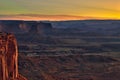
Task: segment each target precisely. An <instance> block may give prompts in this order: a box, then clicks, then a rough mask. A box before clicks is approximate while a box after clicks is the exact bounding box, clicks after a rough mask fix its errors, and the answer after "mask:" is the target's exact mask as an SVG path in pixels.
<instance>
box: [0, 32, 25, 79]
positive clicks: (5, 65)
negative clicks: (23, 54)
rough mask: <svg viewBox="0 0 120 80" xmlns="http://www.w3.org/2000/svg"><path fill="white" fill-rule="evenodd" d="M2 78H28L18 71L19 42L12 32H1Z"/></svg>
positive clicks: (0, 61)
mask: <svg viewBox="0 0 120 80" xmlns="http://www.w3.org/2000/svg"><path fill="white" fill-rule="evenodd" d="M0 80H26V78H24V77H23V76H21V75H19V73H18V49H17V42H16V39H15V37H14V35H13V34H10V33H0Z"/></svg>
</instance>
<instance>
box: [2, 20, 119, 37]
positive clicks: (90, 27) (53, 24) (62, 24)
mask: <svg viewBox="0 0 120 80" xmlns="http://www.w3.org/2000/svg"><path fill="white" fill-rule="evenodd" d="M0 31H2V32H12V33H26V32H30V33H39V34H54V35H58V34H59V35H120V21H119V20H75V21H74V20H72V21H42V22H41V21H22V20H1V21H0Z"/></svg>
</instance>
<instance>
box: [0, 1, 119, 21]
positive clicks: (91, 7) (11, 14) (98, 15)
mask: <svg viewBox="0 0 120 80" xmlns="http://www.w3.org/2000/svg"><path fill="white" fill-rule="evenodd" d="M42 16H43V17H42ZM41 17H42V18H41ZM17 18H18V19H50V20H52V19H53V20H57V19H58V20H59V19H60V20H64V19H120V0H0V19H17Z"/></svg>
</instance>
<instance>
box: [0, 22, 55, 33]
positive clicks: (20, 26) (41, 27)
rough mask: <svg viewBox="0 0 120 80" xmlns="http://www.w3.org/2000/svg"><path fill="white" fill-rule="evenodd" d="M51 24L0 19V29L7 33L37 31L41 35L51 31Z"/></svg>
mask: <svg viewBox="0 0 120 80" xmlns="http://www.w3.org/2000/svg"><path fill="white" fill-rule="evenodd" d="M52 30H53V28H52V24H51V23H45V22H37V21H14V20H13V21H11V20H5V21H0V31H1V32H8V33H14V34H18V33H27V32H28V33H38V34H41V35H44V34H51V33H52Z"/></svg>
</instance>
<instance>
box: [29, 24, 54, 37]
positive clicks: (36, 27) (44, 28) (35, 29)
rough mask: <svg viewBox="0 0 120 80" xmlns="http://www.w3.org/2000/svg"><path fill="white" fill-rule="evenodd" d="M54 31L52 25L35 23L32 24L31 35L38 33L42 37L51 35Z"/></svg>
mask: <svg viewBox="0 0 120 80" xmlns="http://www.w3.org/2000/svg"><path fill="white" fill-rule="evenodd" d="M52 31H53V28H52V25H51V23H43V22H34V23H32V24H31V28H30V30H29V33H38V34H41V35H47V34H51V33H52Z"/></svg>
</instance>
